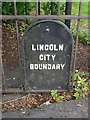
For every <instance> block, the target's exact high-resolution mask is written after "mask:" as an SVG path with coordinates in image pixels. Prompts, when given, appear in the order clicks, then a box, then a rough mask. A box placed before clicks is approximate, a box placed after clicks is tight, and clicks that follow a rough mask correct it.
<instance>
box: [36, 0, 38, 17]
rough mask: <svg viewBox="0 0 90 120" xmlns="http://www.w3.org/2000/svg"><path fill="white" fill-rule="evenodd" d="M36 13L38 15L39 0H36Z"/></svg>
mask: <svg viewBox="0 0 90 120" xmlns="http://www.w3.org/2000/svg"><path fill="white" fill-rule="evenodd" d="M36 15H38V0H36Z"/></svg>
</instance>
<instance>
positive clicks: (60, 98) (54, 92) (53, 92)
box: [51, 90, 64, 102]
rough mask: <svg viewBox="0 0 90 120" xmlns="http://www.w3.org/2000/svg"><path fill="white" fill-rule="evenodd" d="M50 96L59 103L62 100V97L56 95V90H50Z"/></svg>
mask: <svg viewBox="0 0 90 120" xmlns="http://www.w3.org/2000/svg"><path fill="white" fill-rule="evenodd" d="M51 96H52V97H53V99H54V100H55V101H57V102H61V101H63V100H64V96H60V95H58V91H57V90H51Z"/></svg>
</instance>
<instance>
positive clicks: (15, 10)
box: [14, 0, 22, 81]
mask: <svg viewBox="0 0 90 120" xmlns="http://www.w3.org/2000/svg"><path fill="white" fill-rule="evenodd" d="M14 12H15V16H16V15H17V8H16V0H14ZM15 23H16V39H17V44H18V56H19V68H20V78H21V81H22V72H21V71H22V70H21V67H22V66H21V54H20V45H19V27H18V26H19V25H18V20H15Z"/></svg>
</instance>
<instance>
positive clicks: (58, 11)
mask: <svg viewBox="0 0 90 120" xmlns="http://www.w3.org/2000/svg"><path fill="white" fill-rule="evenodd" d="M59 15H60V0H58V16H59Z"/></svg>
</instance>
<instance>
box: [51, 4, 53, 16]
mask: <svg viewBox="0 0 90 120" xmlns="http://www.w3.org/2000/svg"><path fill="white" fill-rule="evenodd" d="M51 15H53V2H51Z"/></svg>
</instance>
